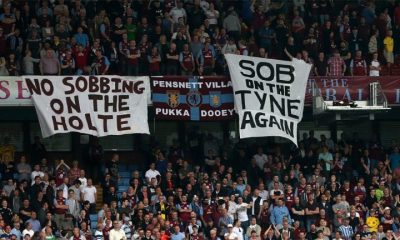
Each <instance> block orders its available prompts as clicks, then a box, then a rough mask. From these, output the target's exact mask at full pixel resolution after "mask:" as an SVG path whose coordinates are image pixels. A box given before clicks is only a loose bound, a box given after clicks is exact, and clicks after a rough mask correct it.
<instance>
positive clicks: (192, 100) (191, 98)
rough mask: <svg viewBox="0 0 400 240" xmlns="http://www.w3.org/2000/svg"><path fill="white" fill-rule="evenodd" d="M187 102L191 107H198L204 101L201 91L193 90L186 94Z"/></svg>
mask: <svg viewBox="0 0 400 240" xmlns="http://www.w3.org/2000/svg"><path fill="white" fill-rule="evenodd" d="M186 102H187V103H188V104H189V105H190V106H191V107H198V106H199V105H200V104H201V103H202V102H203V97H202V96H201V93H200V92H199V91H197V90H191V91H190V92H188V94H187V95H186Z"/></svg>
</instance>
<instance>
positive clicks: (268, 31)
mask: <svg viewBox="0 0 400 240" xmlns="http://www.w3.org/2000/svg"><path fill="white" fill-rule="evenodd" d="M270 25H271V22H270V21H269V20H266V21H265V23H264V27H263V28H261V29H260V31H259V32H258V37H259V39H260V47H262V48H264V49H266V50H267V52H271V46H272V43H273V40H274V39H275V31H274V29H272V28H271V27H270Z"/></svg>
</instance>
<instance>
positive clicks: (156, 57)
mask: <svg viewBox="0 0 400 240" xmlns="http://www.w3.org/2000/svg"><path fill="white" fill-rule="evenodd" d="M147 60H148V61H149V71H150V73H151V75H153V76H158V75H160V74H161V66H160V64H161V56H160V54H159V53H158V48H157V47H153V48H152V49H151V53H150V54H149V55H147Z"/></svg>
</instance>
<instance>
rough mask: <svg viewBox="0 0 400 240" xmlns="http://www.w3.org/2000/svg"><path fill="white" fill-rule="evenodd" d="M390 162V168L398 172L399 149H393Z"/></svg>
mask: <svg viewBox="0 0 400 240" xmlns="http://www.w3.org/2000/svg"><path fill="white" fill-rule="evenodd" d="M389 160H390V167H391V168H392V170H393V171H394V170H396V168H398V167H400V153H399V148H398V147H395V148H394V149H393V153H392V154H390V156H389Z"/></svg>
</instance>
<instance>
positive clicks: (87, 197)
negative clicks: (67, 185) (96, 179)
mask: <svg viewBox="0 0 400 240" xmlns="http://www.w3.org/2000/svg"><path fill="white" fill-rule="evenodd" d="M81 194H82V197H81V199H82V200H83V201H89V203H90V214H94V211H95V208H96V199H97V190H96V187H95V186H93V181H92V179H91V178H88V181H87V186H86V187H84V188H83V189H82V191H81Z"/></svg>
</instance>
